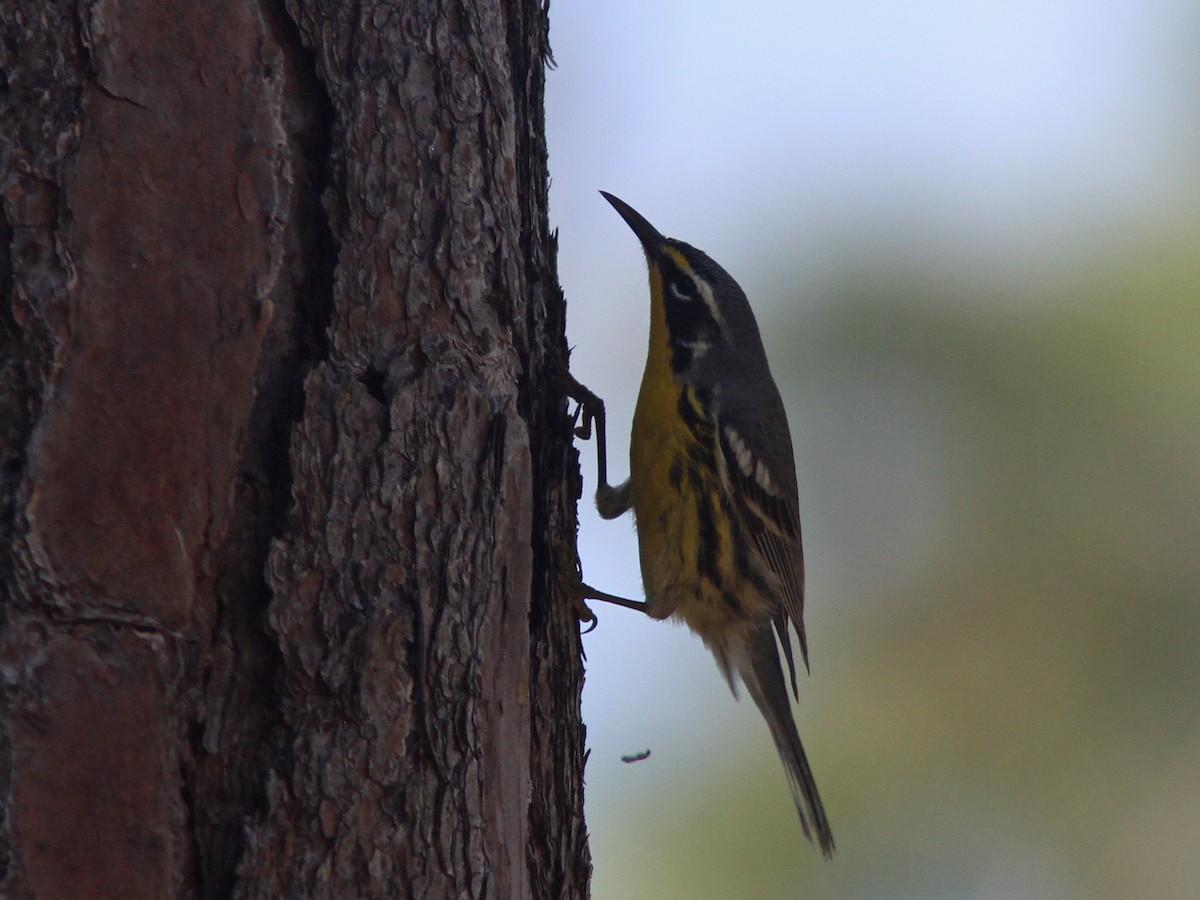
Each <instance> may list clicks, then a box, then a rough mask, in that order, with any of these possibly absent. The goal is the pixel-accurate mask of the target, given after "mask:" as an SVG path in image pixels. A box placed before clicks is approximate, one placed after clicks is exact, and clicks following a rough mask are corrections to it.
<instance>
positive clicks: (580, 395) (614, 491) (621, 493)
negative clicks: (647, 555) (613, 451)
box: [562, 369, 633, 519]
mask: <svg viewBox="0 0 1200 900" xmlns="http://www.w3.org/2000/svg"><path fill="white" fill-rule="evenodd" d="M562 376H563V382H564V383H565V385H566V389H567V396H568V397H570V398H571V399H572V400H574V401H575V402H576V403H578V404H579V407H578V408H577V409H576V410H575V421H576V422H578V424H577V425H576V427H575V436H576V437H577V438H580V439H581V440H585V441H586V440H588V439H589V438H591V436H592V423H593V422H594V423H595V425H596V509H597V510H598V511H599V513H600V516H601V518H604V519H615V518H616V517H617V516H619V515H621V514H623V513H626V512H629V508H630V507H631V506H632V505H633V504H632V500H631V497H630V492H629V482H628V481H626V482H625V483H624V484H619V485H617V486H616V487H614V486H613V485H611V484H609V483H608V438H607V435H606V433H605V417H604V401H603V400H601V399H600V398H599V397H597V396H596V395H595V394H593V393H592V392H591V391H590V390H588V389H587V388H586V387H584V386H583V385H582V384H580V383H579V382H578V381H576V380H575V376H574V375H572V374H571V373H570V372H568V371H566V370H565V369H564V370H563V373H562Z"/></svg>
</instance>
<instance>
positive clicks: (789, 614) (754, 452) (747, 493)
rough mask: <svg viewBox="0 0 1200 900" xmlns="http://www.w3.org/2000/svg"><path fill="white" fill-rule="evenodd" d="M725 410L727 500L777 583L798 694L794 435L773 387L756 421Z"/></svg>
mask: <svg viewBox="0 0 1200 900" xmlns="http://www.w3.org/2000/svg"><path fill="white" fill-rule="evenodd" d="M772 395H773V396H772ZM722 405H723V406H724V408H723V409H722V410H721V412H720V413H719V415H718V418H717V431H718V442H719V444H720V448H721V463H722V464H721V470H722V476H723V477H724V478H726V479H727V480H728V481H729V483H730V484H729V487H730V490H729V491H728V494H729V496H730V497H731V498H732V499H733V501H734V504H735V506H736V507H737V510H736V511H737V513H738V518H739V519H740V520H741V521H742V522H743V523H745V527H746V528H747V530H748V531H749V532H750V533H751V535H752V537H753V541H754V546H755V549H756V550H757V551H758V556H759V559H760V560H761V563H762V564H763V566H764V567H765V569H766V570H767V572H768V573H769V574H770V576H771V577H770V578H769V581H773V582H774V584H772V585H771V587H773V588H774V589H775V590H776V591H777V594H778V597H779V606H778V608H777V609H776V611H775V614H774V615H773V617H772V621H773V624H774V625H775V630H776V632H777V633H778V634H779V638H780V645H781V646H782V648H783V653H784V656H785V657H786V659H787V663H788V670H789V674H790V675H791V683H792V692H793V693H796V692H797V691H796V666H795V663H794V661H793V659H792V649H791V641H790V640H789V638H788V625H789V623H790V624H791V625H792V626H793V627H794V628H795V630H796V636H797V637H798V638H799V641H800V652H801V655H802V658H803V660H804V665H805V668H807V667H808V643H807V640H806V639H805V634H804V550H803V547H802V544H801V539H800V510H799V503H798V500H797V497H796V472H795V469H794V468H793V462H792V440H791V434H790V433H789V431H788V426H787V419H786V418H785V414H784V411H783V403H782V401H780V400H779V394H778V391H777V390H775V387H774V385H771V386H770V390H769V391H768V393H767V395H759V396H757V397H755V398H753V403H752V404H747V406H751V405H752V406H753V408H754V409H755V411H756V412H757V415H756V416H755V417H754V418H751V417H750V416H749V415H748V414H747V409H746V407H740V408H739V406H738V405H737V404H735V403H730V402H729V401H728V399H727V400H726V402H725V403H724V404H722ZM764 413H765V415H764Z"/></svg>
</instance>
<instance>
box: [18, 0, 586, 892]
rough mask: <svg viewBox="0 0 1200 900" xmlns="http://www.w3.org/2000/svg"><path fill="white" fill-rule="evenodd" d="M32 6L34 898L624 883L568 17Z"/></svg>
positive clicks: (28, 495) (27, 491)
mask: <svg viewBox="0 0 1200 900" xmlns="http://www.w3.org/2000/svg"><path fill="white" fill-rule="evenodd" d="M333 9H334V12H333V14H332V15H330V12H329V11H327V10H325V9H324V7H318V6H316V5H314V6H312V7H310V6H308V5H306V4H304V3H297V4H295V6H293V7H289V9H288V10H284V9H282V8H278V7H270V6H266V5H261V4H256V3H244V2H235V0H216V2H212V3H205V4H191V3H178V4H141V3H137V2H134V0H106V2H100V3H94V4H91V5H80V6H76V5H73V4H68V3H58V4H54V3H51V4H47V3H42V2H37V3H35V2H18V3H15V4H11V5H6V6H5V9H4V10H3V12H0V29H2V30H3V36H4V38H5V40H4V41H3V42H2V43H3V47H2V48H0V70H2V71H3V73H4V76H5V78H4V83H3V85H0V88H2V89H0V103H2V104H3V109H2V112H3V125H2V126H0V127H2V128H3V132H0V154H2V155H0V188H2V191H3V221H2V222H0V245H2V246H0V292H2V296H3V300H4V303H3V310H2V311H0V340H2V341H3V343H2V344H0V350H2V356H0V364H2V365H3V374H4V376H5V377H4V381H3V384H2V385H0V435H3V443H2V444H0V453H2V458H0V462H2V463H3V467H2V471H0V479H2V480H0V538H2V539H3V553H4V556H3V559H4V568H3V570H0V589H2V590H3V595H2V598H0V599H2V601H3V621H2V623H0V676H2V677H3V688H4V694H3V698H4V705H3V708H2V709H0V739H2V740H3V745H2V746H0V775H2V776H3V783H2V785H0V787H2V788H3V794H0V800H2V802H3V804H4V813H5V817H4V819H3V822H0V838H3V840H4V843H5V848H6V852H5V853H4V854H3V856H2V857H0V862H2V863H3V866H4V868H3V873H2V876H3V881H0V886H2V887H3V890H4V893H5V896H12V897H22V896H30V897H32V896H37V897H56V896H62V897H68V896H70V897H78V896H89V897H106V896H112V897H165V896H186V895H192V894H202V895H205V896H213V897H216V896H229V895H232V894H237V895H239V896H263V897H268V896H269V897H279V896H328V897H345V896H403V895H410V896H441V895H446V894H450V893H454V894H465V895H485V894H487V895H491V896H505V897H507V896H575V895H582V894H584V893H586V888H587V877H588V869H589V863H588V856H587V847H586V838H585V831H584V828H583V824H582V814H581V802H582V789H581V784H582V780H581V771H582V726H581V725H580V724H579V719H578V712H579V710H578V700H579V689H580V685H581V670H580V666H579V654H578V638H577V636H576V628H575V624H574V622H573V621H572V616H571V612H570V603H569V602H568V601H567V600H565V599H564V598H563V597H561V596H560V595H559V593H558V578H557V574H556V573H557V572H558V571H559V570H560V569H562V568H563V567H564V566H569V562H568V559H569V557H570V551H569V550H568V549H565V548H569V547H570V545H571V544H572V542H573V527H574V502H575V499H576V498H577V495H578V469H577V465H576V462H575V458H574V454H573V451H572V450H571V449H570V430H569V423H568V422H567V420H566V417H565V411H564V404H563V399H562V395H561V391H560V390H559V388H558V387H557V385H556V384H555V381H554V378H553V377H552V373H553V372H554V371H555V367H556V366H557V365H558V359H559V357H560V356H561V354H563V353H564V352H565V347H564V340H563V306H562V300H561V296H560V295H559V294H558V292H557V288H556V284H555V275H554V269H553V245H552V243H551V239H550V237H549V234H548V227H547V223H546V206H545V204H546V170H545V150H544V139H543V137H542V119H541V102H542V93H541V90H542V78H543V71H542V56H543V54H544V53H545V52H546V50H545V47H546V43H545V41H546V30H545V29H546V20H545V13H544V10H541V9H538V8H536V7H531V6H528V5H526V4H522V3H516V2H513V3H509V4H505V5H502V4H496V5H476V6H472V7H470V8H465V9H458V8H451V9H436V8H434V7H433V6H432V5H429V6H428V7H426V6H425V5H423V4H418V3H412V4H405V5H403V7H401V8H392V7H385V6H380V7H371V6H357V7H344V6H342V5H337V6H336V7H334V8H333Z"/></svg>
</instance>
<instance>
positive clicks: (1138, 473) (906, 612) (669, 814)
mask: <svg viewBox="0 0 1200 900" xmlns="http://www.w3.org/2000/svg"><path fill="white" fill-rule="evenodd" d="M945 284H946V279H944V278H942V277H940V276H939V274H938V272H937V271H936V270H934V269H932V268H930V269H924V268H923V267H921V266H919V265H910V266H906V267H905V268H904V270H903V271H891V270H887V269H883V270H880V269H876V270H874V272H873V273H872V274H871V275H870V276H869V277H867V276H856V275H855V274H854V273H846V274H845V275H844V276H842V277H839V278H836V279H833V280H831V281H830V282H829V283H828V285H827V291H828V292H829V293H830V295H831V296H829V297H826V298H824V300H823V302H821V303H819V304H815V305H814V304H808V305H805V306H803V307H800V306H799V305H798V304H797V307H796V309H797V310H798V311H797V312H796V313H795V314H794V315H793V316H792V317H791V320H790V321H780V320H778V319H777V320H776V321H774V322H772V321H769V320H768V321H765V322H764V324H765V325H767V326H768V329H769V330H770V331H771V332H772V333H778V332H786V333H787V334H789V335H794V338H793V339H792V340H791V341H790V342H789V346H790V347H794V348H795V352H794V353H790V354H784V356H785V357H786V358H784V359H780V358H779V356H780V355H779V354H778V353H776V355H775V357H774V359H775V369H776V374H777V376H778V377H779V379H780V381H781V382H782V387H783V393H784V395H785V396H787V397H789V398H795V397H803V398H804V399H803V400H801V401H800V402H801V403H802V404H803V412H802V413H801V414H800V415H797V414H796V413H795V412H793V429H794V430H797V431H799V432H800V434H799V435H798V439H797V457H798V468H799V469H800V471H801V479H802V488H801V494H802V500H804V499H808V498H806V496H805V494H806V491H805V487H804V485H805V483H808V484H812V485H815V486H816V487H815V488H814V489H813V491H814V492H815V493H817V494H819V497H818V498H817V502H816V506H817V509H818V512H814V511H813V506H812V505H809V506H808V507H807V508H806V527H808V528H810V529H811V528H813V527H815V528H817V529H820V528H821V527H822V525H821V524H820V510H822V509H825V510H827V511H828V514H829V516H830V517H833V516H834V512H833V511H835V510H837V508H838V505H839V503H841V504H843V505H845V506H850V507H854V508H852V509H849V510H848V511H847V510H845V509H843V510H842V512H843V513H845V516H844V518H843V519H841V523H842V524H840V525H839V524H838V523H836V522H835V523H834V524H832V525H830V526H827V527H828V528H829V529H830V532H831V533H830V534H828V535H825V536H824V537H822V538H821V540H822V541H823V542H826V543H830V544H832V545H835V546H836V545H838V543H839V541H841V549H840V550H837V551H836V554H835V555H836V557H837V561H836V563H835V564H834V567H836V568H837V569H839V570H840V571H834V572H830V571H828V570H829V569H830V567H831V566H830V564H829V563H828V562H825V563H824V566H825V569H826V571H825V577H824V579H823V582H822V585H823V589H824V590H825V593H823V594H821V595H819V596H818V595H811V596H810V603H811V611H810V629H815V628H816V627H817V626H814V625H813V624H812V623H813V621H814V618H815V621H817V622H818V623H819V627H820V629H821V630H820V631H819V632H818V631H812V632H811V634H810V638H811V640H810V642H811V643H812V645H813V647H814V657H813V659H814V678H813V679H812V680H811V684H812V685H813V687H811V689H810V690H809V691H807V692H805V696H804V698H803V702H802V704H801V707H800V708H799V709H798V714H799V715H800V716H801V731H802V733H803V734H804V735H805V741H806V744H807V745H808V747H809V750H810V755H811V756H812V757H813V762H814V766H815V768H816V772H817V775H818V781H819V783H820V785H821V790H822V793H823V795H824V797H825V801H826V806H827V807H828V808H829V810H830V816H831V819H832V821H833V824H834V831H835V834H836V836H837V839H838V847H839V852H838V856H837V858H836V859H835V860H834V862H832V863H824V862H823V861H822V860H821V858H820V856H819V854H818V853H816V852H815V851H812V850H811V848H809V847H808V846H806V845H805V844H804V842H803V839H802V838H801V834H800V829H799V825H798V823H797V822H796V821H795V819H794V811H793V810H792V809H791V806H790V803H789V802H788V801H787V796H786V795H787V791H786V789H785V786H784V780H783V776H782V772H781V771H780V769H779V766H778V762H777V761H776V760H775V759H774V758H773V757H772V756H770V748H769V746H768V745H767V744H766V743H761V744H756V745H755V749H754V751H753V752H751V751H748V750H744V749H743V750H742V751H741V755H740V756H739V750H738V749H736V748H729V751H728V754H727V758H726V759H725V761H724V762H723V763H722V768H721V770H720V771H719V772H708V773H704V777H700V776H699V775H696V774H687V775H680V776H676V778H677V779H682V778H686V779H689V780H688V781H687V783H680V781H679V780H675V781H671V780H670V777H671V776H670V774H669V773H668V772H667V771H666V770H664V773H663V774H664V779H663V782H662V783H661V785H659V787H658V788H657V789H656V790H655V791H653V792H652V793H650V794H642V795H638V796H631V797H629V798H628V806H627V808H626V815H627V816H628V820H629V821H630V822H633V823H636V822H639V821H644V819H645V818H650V817H653V820H654V821H655V822H656V823H658V827H660V828H661V827H662V822H663V821H664V820H665V821H666V822H668V823H669V825H668V828H667V830H666V832H665V833H662V832H659V833H656V834H655V835H654V836H653V838H652V839H649V840H648V839H647V836H646V835H645V834H643V833H641V832H640V831H639V830H638V829H636V828H630V829H629V830H628V834H627V836H626V837H624V838H618V840H619V841H620V843H621V846H620V847H619V851H620V856H621V859H622V860H623V865H622V871H621V872H620V873H612V872H609V873H606V875H605V878H604V883H605V885H606V889H610V888H611V886H614V885H619V886H620V887H619V890H620V891H622V892H623V895H624V896H636V897H651V898H674V897H679V898H684V897H687V898H706V897H738V898H768V897H770V898H775V897H780V898H782V897H799V896H818V897H888V898H894V897H922V898H924V897H998V898H999V897H1003V898H1011V897H1084V896H1086V897H1114V898H1115V897H1195V896H1200V546H1198V545H1200V231H1198V230H1197V225H1196V223H1195V222H1191V223H1189V224H1188V225H1187V226H1186V227H1184V228H1180V229H1174V230H1170V231H1169V233H1166V234H1164V235H1160V236H1139V237H1138V238H1137V239H1136V240H1134V239H1130V240H1129V241H1127V242H1126V243H1125V244H1124V245H1116V246H1113V247H1111V248H1109V249H1108V250H1107V251H1106V252H1103V253H1096V254H1094V255H1092V256H1091V257H1090V258H1089V259H1088V260H1086V261H1085V262H1083V263H1081V264H1080V265H1079V267H1078V268H1076V269H1074V271H1069V270H1066V269H1064V271H1063V272H1061V273H1060V274H1058V275H1055V276H1046V277H1045V278H1041V279H1036V278H1035V279H1029V278H1023V279H1017V278H1014V279H1013V283H1012V285H1010V286H1008V287H1007V288H1001V289H1000V290H997V288H996V285H995V284H994V283H992V284H989V285H987V286H986V287H984V286H981V287H980V296H971V295H970V292H967V291H962V290H949V289H947V288H946V287H945ZM1006 291H1007V293H1006ZM800 309H803V312H800V311H799V310H800ZM764 318H765V316H764ZM847 384H851V385H852V386H853V387H852V388H851V389H847V388H846V385H847ZM879 398H884V399H883V400H880V399H879ZM798 420H799V421H798ZM798 426H801V427H800V428H798ZM905 429H908V430H910V431H911V432H912V434H911V435H910V437H909V439H908V440H907V441H906V442H901V443H902V445H903V446H904V447H908V448H909V449H908V450H907V451H905V452H906V453H907V455H908V457H912V459H910V465H911V471H912V472H917V473H919V474H920V477H917V478H914V479H912V483H911V484H909V485H901V486H900V487H901V488H904V489H907V490H909V491H910V492H911V493H912V496H908V495H906V494H905V492H904V489H901V490H898V491H896V492H893V493H892V494H889V493H888V486H889V481H890V480H897V479H901V480H908V479H909V475H910V474H911V473H910V470H909V469H907V468H906V466H905V464H904V463H903V460H902V459H901V462H900V464H898V465H896V466H894V467H893V466H890V465H888V455H887V452H888V451H887V450H886V448H888V447H891V446H894V445H895V444H896V438H895V435H894V434H893V432H896V431H903V430H905ZM839 436H840V437H842V438H852V439H853V441H854V442H855V443H856V444H858V445H859V446H856V447H839V446H836V442H837V440H838V438H839ZM822 442H826V443H827V444H830V445H827V446H824V447H822V446H821V445H822ZM872 442H874V445H876V446H878V447H883V448H885V450H883V451H879V453H876V454H875V455H874V456H873V455H872V453H873V452H874V451H873V450H872V445H873V443H872ZM880 454H882V455H880ZM835 458H840V459H841V460H842V461H841V462H840V464H838V465H831V464H827V463H828V460H830V459H835ZM814 460H815V461H814ZM822 460H825V462H822ZM868 466H870V467H872V471H870V472H868V471H866V467H868ZM814 468H815V470H814ZM864 481H865V482H866V483H867V484H869V485H875V486H878V487H879V490H864V489H863V482H864ZM930 492H931V493H932V494H933V495H936V497H937V498H938V500H937V502H936V503H934V504H933V506H932V507H931V508H929V509H924V508H922V503H921V497H922V496H924V495H925V494H927V493H930ZM876 496H882V497H885V498H886V497H889V496H890V497H891V502H889V503H887V504H884V507H883V508H882V509H881V508H878V506H877V505H876V504H875V503H874V501H873V497H876ZM910 511H911V518H910ZM910 523H911V527H912V528H913V529H917V530H919V531H920V532H921V535H922V536H921V537H920V539H919V540H916V539H914V541H915V542H910V541H909V540H908V539H907V538H906V537H905V535H906V529H907V528H908V527H909V525H910ZM839 528H842V529H844V532H845V533H843V534H841V535H840V536H839V534H838V529H839ZM897 546H900V547H903V548H915V549H912V550H911V552H910V551H909V550H907V549H906V550H905V552H904V553H898V552H897V550H896V547H897ZM893 556H894V557H895V558H893ZM900 556H903V557H904V558H899V557H900ZM813 564H814V565H815V566H818V567H819V566H821V565H822V564H823V563H822V561H821V560H819V559H817V560H814V561H813ZM860 566H861V567H865V568H866V569H867V570H868V571H874V572H875V573H876V575H875V576H874V577H873V578H868V579H863V578H856V575H855V571H856V570H857V569H858V568H859V567H860ZM889 571H892V572H895V575H894V576H893V577H890V576H889V574H888V573H889ZM859 589H863V590H864V591H865V592H866V593H864V594H862V595H841V596H829V593H828V592H829V591H830V590H833V591H838V592H842V591H845V592H847V593H850V592H852V591H853V592H857V591H858V590H859ZM867 594H869V595H867ZM830 606H832V607H836V608H837V614H836V615H834V614H830V613H828V612H825V611H823V610H825V609H827V607H830ZM802 690H803V686H802ZM743 705H745V704H743ZM751 727H753V726H751ZM625 861H628V863H627V864H626V863H625ZM597 865H598V866H600V867H603V866H604V865H605V860H604V859H603V858H598V859H597Z"/></svg>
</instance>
